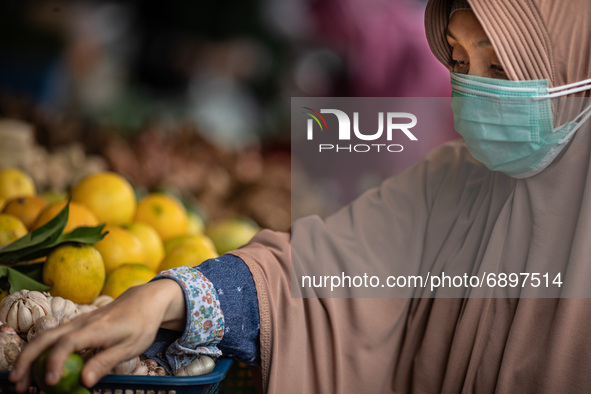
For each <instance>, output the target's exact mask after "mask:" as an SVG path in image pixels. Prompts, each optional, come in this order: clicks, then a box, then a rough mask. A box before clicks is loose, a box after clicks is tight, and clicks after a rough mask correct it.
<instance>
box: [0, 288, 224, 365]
mask: <svg viewBox="0 0 591 394" xmlns="http://www.w3.org/2000/svg"><path fill="white" fill-rule="evenodd" d="M111 301H113V298H111V297H110V296H106V295H102V296H99V297H98V298H97V299H96V300H94V302H93V303H92V304H89V305H80V304H75V303H74V302H72V301H70V300H67V299H65V298H62V297H52V296H50V295H49V294H47V293H42V292H39V291H29V290H21V291H18V292H15V293H12V294H10V295H9V296H7V297H6V298H4V299H3V300H2V302H1V303H0V371H6V370H8V369H10V367H11V366H12V365H13V364H14V363H15V361H16V359H17V357H18V355H19V354H20V352H21V350H22V349H23V347H24V346H26V344H27V343H28V342H30V341H32V340H34V338H35V337H36V336H37V335H39V333H41V332H43V331H45V330H49V329H51V328H55V327H59V326H61V325H63V324H67V323H69V322H70V320H72V319H73V318H75V317H76V316H78V315H80V314H82V313H87V312H91V311H93V310H95V309H97V308H100V307H102V306H105V305H107V304H108V303H110V302H111ZM96 352H97V350H95V349H88V350H85V351H82V352H81V354H82V357H83V358H84V359H85V360H86V359H88V358H90V357H92V356H94V355H95V354H96ZM214 367H215V361H214V359H212V358H211V357H208V356H205V355H203V356H199V357H197V359H195V360H194V361H193V362H192V363H191V364H189V365H187V366H185V367H182V368H180V369H179V370H178V371H177V372H176V373H175V376H196V375H202V374H206V373H208V372H211V370H213V368H214ZM111 373H113V374H117V375H147V376H166V375H170V374H169V373H168V372H167V371H166V370H165V369H164V368H163V367H162V366H160V365H159V364H158V362H157V361H156V360H153V359H149V358H145V357H143V356H142V357H139V356H136V357H134V358H132V359H130V360H127V361H124V362H122V363H120V364H119V365H117V366H116V367H115V368H113V370H112V371H111Z"/></svg>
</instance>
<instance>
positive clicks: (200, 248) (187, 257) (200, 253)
mask: <svg viewBox="0 0 591 394" xmlns="http://www.w3.org/2000/svg"><path fill="white" fill-rule="evenodd" d="M215 257H218V254H217V252H216V250H215V248H214V246H213V243H212V242H211V240H209V238H207V237H205V236H201V237H199V238H197V237H195V238H193V239H191V240H187V241H185V242H182V243H180V244H179V245H177V246H176V247H174V248H173V249H171V250H170V251H169V252H168V253H166V256H164V259H163V260H162V263H160V267H159V268H158V271H164V270H168V269H171V268H177V267H183V266H187V267H196V266H198V265H199V264H201V263H202V262H204V261H205V260H207V259H213V258H215Z"/></svg>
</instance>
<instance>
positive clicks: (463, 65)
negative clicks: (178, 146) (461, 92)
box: [451, 59, 470, 74]
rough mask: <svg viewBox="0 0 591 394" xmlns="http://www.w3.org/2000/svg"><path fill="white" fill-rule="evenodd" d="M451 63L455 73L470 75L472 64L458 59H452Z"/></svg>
mask: <svg viewBox="0 0 591 394" xmlns="http://www.w3.org/2000/svg"><path fill="white" fill-rule="evenodd" d="M451 62H452V67H453V70H454V72H456V73H461V74H466V73H468V70H469V69H470V62H467V61H465V60H456V59H452V60H451Z"/></svg>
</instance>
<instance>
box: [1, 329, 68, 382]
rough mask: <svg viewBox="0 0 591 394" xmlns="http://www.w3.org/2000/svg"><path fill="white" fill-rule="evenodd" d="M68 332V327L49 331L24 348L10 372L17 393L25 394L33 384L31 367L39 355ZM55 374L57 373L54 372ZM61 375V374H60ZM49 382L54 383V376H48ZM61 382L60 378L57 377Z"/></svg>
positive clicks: (60, 366)
mask: <svg viewBox="0 0 591 394" xmlns="http://www.w3.org/2000/svg"><path fill="white" fill-rule="evenodd" d="M66 330H67V328H66V326H64V327H59V328H56V329H54V330H49V331H46V332H44V333H43V334H41V335H39V336H38V337H37V338H36V340H35V341H31V342H30V343H29V344H28V345H27V346H25V347H24V349H23V350H22V352H21V353H20V355H19V357H18V359H17V361H16V363H15V365H14V366H13V368H12V371H11V372H10V376H9V379H10V381H12V382H13V383H16V387H15V388H16V390H17V392H24V391H25V390H26V389H27V388H28V387H29V385H30V384H31V365H32V364H33V362H34V361H35V359H37V357H39V355H40V354H41V353H42V352H43V351H44V350H45V349H47V348H48V347H50V346H52V345H53V344H54V343H55V341H56V340H57V338H59V336H60V335H62V333H63V332H65V331H66ZM62 366H63V362H62V364H60V365H59V367H58V368H59V369H58V371H61V368H62ZM53 373H55V372H53ZM58 375H59V372H58ZM48 378H49V381H53V380H54V379H55V378H54V377H53V376H48ZM57 378H58V380H59V376H58V377H57Z"/></svg>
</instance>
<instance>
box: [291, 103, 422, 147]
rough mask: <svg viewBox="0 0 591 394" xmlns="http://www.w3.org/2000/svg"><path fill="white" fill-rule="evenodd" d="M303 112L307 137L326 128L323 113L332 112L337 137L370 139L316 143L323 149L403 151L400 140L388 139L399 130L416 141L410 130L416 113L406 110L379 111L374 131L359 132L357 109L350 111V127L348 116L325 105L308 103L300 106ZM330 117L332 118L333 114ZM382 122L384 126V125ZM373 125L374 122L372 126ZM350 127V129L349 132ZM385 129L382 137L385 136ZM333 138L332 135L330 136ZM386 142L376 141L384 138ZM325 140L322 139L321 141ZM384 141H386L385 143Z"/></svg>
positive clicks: (342, 139)
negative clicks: (308, 105)
mask: <svg viewBox="0 0 591 394" xmlns="http://www.w3.org/2000/svg"><path fill="white" fill-rule="evenodd" d="M302 108H303V109H304V110H305V112H303V113H304V114H305V115H306V116H308V117H309V119H308V121H307V124H306V125H307V130H306V132H307V133H306V136H307V139H308V140H309V141H312V140H314V133H315V132H314V130H315V129H316V130H320V132H321V133H322V132H326V133H331V134H332V133H334V132H328V123H327V121H326V119H325V117H324V116H322V114H331V115H334V116H335V117H336V121H337V122H338V134H337V135H336V137H338V141H339V142H340V141H352V140H353V141H355V140H359V141H364V142H366V141H372V143H359V144H351V143H350V144H342V143H340V144H339V143H336V144H335V143H330V144H329V143H319V144H318V151H319V152H326V151H333V152H369V151H375V152H380V151H387V152H402V150H403V149H404V147H403V146H402V145H401V144H395V143H391V142H392V139H393V136H394V135H396V134H398V133H402V135H404V136H406V137H407V138H408V139H409V140H411V141H418V139H417V137H416V136H415V135H414V134H413V133H412V132H411V131H410V129H412V128H413V127H414V126H416V124H417V117H416V116H415V115H413V114H411V113H408V112H386V113H384V112H378V113H377V118H378V126H377V131H375V132H373V130H372V132H369V133H368V132H367V131H366V130H364V132H362V130H361V127H360V125H359V123H360V116H359V112H353V125H352V126H353V127H351V118H350V117H349V115H347V113H345V112H344V111H341V110H339V109H327V108H322V109H320V111H316V110H314V109H312V108H310V107H302ZM332 119H333V121H334V120H335V118H332ZM384 123H385V127H384ZM374 127H375V126H374ZM351 129H352V130H353V133H351ZM384 129H385V138H384ZM332 138H333V139H334V136H333V137H332ZM384 140H385V142H381V143H380V142H379V141H384ZM323 142H324V141H323ZM386 142H387V143H386Z"/></svg>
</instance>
